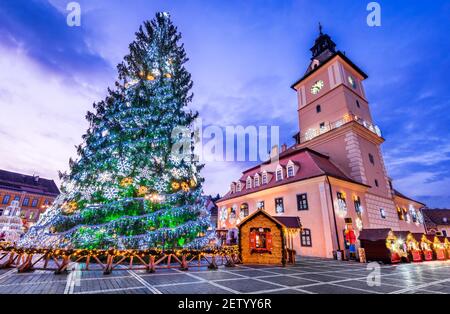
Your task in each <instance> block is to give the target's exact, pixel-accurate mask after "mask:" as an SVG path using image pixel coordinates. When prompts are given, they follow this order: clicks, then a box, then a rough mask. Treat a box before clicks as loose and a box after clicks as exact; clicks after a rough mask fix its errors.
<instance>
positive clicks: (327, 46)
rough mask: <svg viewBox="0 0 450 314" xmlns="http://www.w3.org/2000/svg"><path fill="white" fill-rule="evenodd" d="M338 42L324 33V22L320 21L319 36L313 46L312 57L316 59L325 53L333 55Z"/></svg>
mask: <svg viewBox="0 0 450 314" xmlns="http://www.w3.org/2000/svg"><path fill="white" fill-rule="evenodd" d="M335 48H336V44H335V43H334V42H333V41H332V40H331V38H330V36H328V35H327V34H324V33H323V26H322V23H320V22H319V36H318V37H317V39H316V41H315V42H314V46H313V47H312V48H311V52H312V58H313V59H316V58H318V57H319V56H321V55H323V54H327V55H331V54H333V53H335V52H336V49H335Z"/></svg>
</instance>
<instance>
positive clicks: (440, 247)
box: [433, 236, 447, 261]
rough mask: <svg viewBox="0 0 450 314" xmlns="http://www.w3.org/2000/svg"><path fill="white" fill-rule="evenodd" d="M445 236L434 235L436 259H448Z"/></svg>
mask: <svg viewBox="0 0 450 314" xmlns="http://www.w3.org/2000/svg"><path fill="white" fill-rule="evenodd" d="M445 240H446V238H445V237H439V236H434V239H433V250H434V254H435V256H436V259H437V260H439V261H443V260H446V259H447V254H446V247H445Z"/></svg>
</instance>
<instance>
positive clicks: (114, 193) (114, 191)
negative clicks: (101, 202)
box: [104, 187, 119, 199]
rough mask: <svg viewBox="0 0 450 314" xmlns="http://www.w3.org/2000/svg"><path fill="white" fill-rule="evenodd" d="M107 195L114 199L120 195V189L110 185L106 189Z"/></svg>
mask: <svg viewBox="0 0 450 314" xmlns="http://www.w3.org/2000/svg"><path fill="white" fill-rule="evenodd" d="M104 194H105V197H106V198H108V199H114V198H117V196H118V195H119V190H118V189H117V188H115V187H109V188H107V189H106V190H105V193H104Z"/></svg>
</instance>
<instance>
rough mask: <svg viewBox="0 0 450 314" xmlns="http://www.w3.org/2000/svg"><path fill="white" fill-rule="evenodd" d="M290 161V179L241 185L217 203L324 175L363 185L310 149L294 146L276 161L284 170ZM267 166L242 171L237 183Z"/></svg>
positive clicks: (259, 172) (272, 178)
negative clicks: (292, 165)
mask: <svg viewBox="0 0 450 314" xmlns="http://www.w3.org/2000/svg"><path fill="white" fill-rule="evenodd" d="M290 161H291V162H292V163H294V165H295V166H296V167H297V169H296V171H295V172H294V175H293V176H292V177H286V173H285V174H284V176H283V179H282V180H278V181H277V180H276V176H275V175H273V176H271V177H269V178H268V180H269V181H268V182H267V183H266V184H260V185H259V186H254V184H253V183H252V186H251V188H247V187H246V185H245V184H242V185H243V188H242V190H241V191H236V192H234V193H231V191H229V192H228V193H227V194H225V195H224V197H222V198H221V199H220V200H219V201H224V200H227V199H233V198H236V197H240V196H243V195H247V194H250V193H255V192H258V191H262V190H266V189H269V188H273V187H277V186H281V185H285V184H290V183H294V182H298V181H302V180H307V179H312V178H316V177H320V176H324V175H326V176H330V177H334V178H337V179H341V180H344V181H348V182H352V183H355V184H360V185H363V184H362V183H360V182H357V181H354V180H353V179H351V178H350V177H348V176H347V175H346V174H345V173H344V172H342V171H341V170H340V169H339V168H338V167H337V166H336V165H335V164H334V163H333V162H332V161H330V159H329V157H328V156H325V155H323V154H321V153H319V152H316V151H314V150H312V149H310V148H297V147H296V146H292V147H290V148H289V149H287V150H286V151H284V152H282V153H280V155H279V161H278V164H279V165H280V166H282V167H283V168H284V169H286V166H287V165H288V163H289V162H290ZM269 164H270V160H269V161H266V162H263V163H261V164H259V165H258V166H255V167H252V168H250V169H248V170H246V171H244V172H243V174H242V176H241V178H240V179H239V180H238V181H241V182H245V181H246V179H247V177H251V178H252V179H253V178H254V176H255V175H256V174H259V175H261V174H262V173H263V171H262V169H261V167H262V166H264V165H269Z"/></svg>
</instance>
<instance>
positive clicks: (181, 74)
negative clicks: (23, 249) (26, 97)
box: [21, 13, 210, 249]
mask: <svg viewBox="0 0 450 314" xmlns="http://www.w3.org/2000/svg"><path fill="white" fill-rule="evenodd" d="M180 39H181V35H180V33H179V32H178V31H177V28H176V27H175V26H174V25H173V23H172V22H171V20H170V16H169V15H168V14H167V13H158V14H157V15H156V17H155V18H154V19H153V20H152V21H146V22H144V24H143V26H141V27H140V29H139V31H138V32H137V33H136V39H135V41H134V42H133V43H131V44H130V53H129V54H128V55H127V56H125V58H124V61H123V62H122V63H121V64H119V65H118V72H119V76H118V77H119V80H118V82H116V84H115V85H116V87H115V89H114V90H111V89H109V90H108V96H107V97H106V98H105V100H103V101H100V102H98V103H95V104H94V109H95V110H94V111H95V112H88V113H87V116H86V118H87V120H88V121H89V124H90V126H89V129H88V130H87V132H86V134H85V135H83V144H82V145H80V146H78V147H77V153H78V158H77V160H70V161H69V164H70V170H69V171H68V172H67V173H60V177H61V179H62V180H63V184H62V187H61V188H62V191H63V193H62V194H61V195H60V197H58V198H57V200H56V201H55V203H54V204H53V206H52V207H51V208H50V209H49V210H47V212H46V213H44V214H43V215H42V216H41V218H40V220H39V222H38V223H37V224H36V226H34V227H33V228H31V230H30V231H29V232H28V234H27V235H26V237H25V238H24V240H23V241H22V242H21V244H22V246H35V247H52V248H55V247H58V248H79V249H109V248H118V249H148V248H180V247H184V248H186V247H201V246H203V245H205V244H207V241H208V237H209V236H207V235H206V232H207V229H208V228H209V225H210V217H209V213H208V211H207V210H206V208H205V201H204V198H203V197H202V187H201V185H202V182H203V179H202V178H201V177H200V175H199V171H200V169H201V167H202V166H201V165H199V164H198V162H197V161H196V159H195V156H194V154H193V151H194V149H193V148H194V140H193V139H194V136H193V134H194V132H192V123H193V121H194V119H195V118H196V117H197V113H192V112H190V111H187V110H186V106H187V105H188V104H189V103H190V102H191V101H192V97H193V95H192V93H191V91H190V90H191V88H192V80H191V75H190V74H189V73H188V72H187V71H186V69H185V67H184V64H185V63H186V62H187V61H188V58H187V57H186V53H185V50H184V48H183V45H182V44H180Z"/></svg>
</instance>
